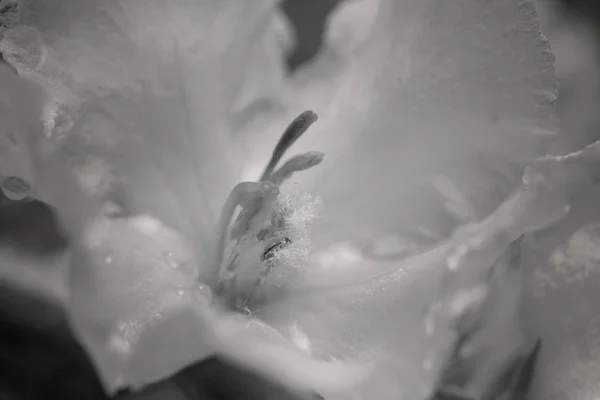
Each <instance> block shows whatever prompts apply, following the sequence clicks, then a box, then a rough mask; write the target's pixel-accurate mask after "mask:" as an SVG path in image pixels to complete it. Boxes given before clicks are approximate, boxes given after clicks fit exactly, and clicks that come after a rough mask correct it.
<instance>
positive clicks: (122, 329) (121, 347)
mask: <svg viewBox="0 0 600 400" xmlns="http://www.w3.org/2000/svg"><path fill="white" fill-rule="evenodd" d="M128 331H129V326H128V324H126V323H120V324H119V325H117V327H116V328H115V329H114V330H113V331H112V332H111V334H110V336H109V339H108V348H109V349H110V350H112V351H114V352H117V353H119V354H122V355H127V354H129V353H130V352H131V349H132V344H131V342H130V341H129V340H128V339H127V336H128Z"/></svg>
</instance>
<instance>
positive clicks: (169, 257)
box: [163, 251, 184, 268]
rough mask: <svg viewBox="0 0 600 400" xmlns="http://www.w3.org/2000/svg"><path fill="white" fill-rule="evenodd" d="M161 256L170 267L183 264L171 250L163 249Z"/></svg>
mask: <svg viewBox="0 0 600 400" xmlns="http://www.w3.org/2000/svg"><path fill="white" fill-rule="evenodd" d="M163 258H164V260H165V261H166V262H167V264H169V266H170V267H171V268H180V267H181V266H182V265H183V264H184V262H183V261H182V260H180V259H179V258H178V257H177V256H176V255H175V253H173V252H172V251H165V252H164V253H163Z"/></svg>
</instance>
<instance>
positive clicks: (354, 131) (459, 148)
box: [247, 0, 557, 244]
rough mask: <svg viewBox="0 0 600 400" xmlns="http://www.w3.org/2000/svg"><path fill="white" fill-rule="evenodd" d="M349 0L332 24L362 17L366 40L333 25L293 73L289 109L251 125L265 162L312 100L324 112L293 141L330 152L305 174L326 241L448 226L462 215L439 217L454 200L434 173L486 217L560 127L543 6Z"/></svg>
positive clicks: (499, 0) (319, 236)
mask: <svg viewBox="0 0 600 400" xmlns="http://www.w3.org/2000/svg"><path fill="white" fill-rule="evenodd" d="M357 3H363V5H362V6H360V5H358V4H357ZM339 7H342V8H340V10H339V11H338V13H337V14H334V15H333V16H332V17H331V24H330V29H341V30H343V29H350V28H349V26H351V25H352V24H351V23H352V21H350V19H351V16H352V15H355V17H356V20H355V21H354V22H355V23H356V24H357V25H358V27H357V31H359V32H370V33H369V35H368V40H364V38H363V37H364V35H363V34H360V35H357V36H356V37H355V38H352V39H349V40H356V41H357V43H356V46H355V49H354V51H352V52H351V53H350V54H348V51H346V50H344V51H338V48H337V47H340V46H341V45H340V44H339V43H338V41H336V40H333V38H335V37H337V36H340V35H342V36H343V32H342V33H339V34H334V33H330V34H328V35H326V37H329V38H332V40H333V42H331V43H326V44H325V47H324V50H323V51H322V53H321V54H320V55H319V57H318V58H317V59H316V60H315V61H314V62H313V63H312V64H310V65H308V66H307V67H305V68H304V69H302V70H301V71H298V72H297V74H296V76H295V80H294V82H293V89H292V93H293V99H294V101H292V102H291V104H290V105H289V106H288V111H289V114H287V115H285V116H284V117H282V120H281V121H279V122H277V123H274V124H273V125H272V126H271V128H270V129H264V130H263V129H258V128H256V131H253V129H254V128H253V127H248V132H250V133H249V137H253V136H252V132H255V135H256V138H255V139H252V140H253V141H254V143H256V146H255V151H256V153H257V154H259V156H257V160H260V159H264V158H265V153H267V152H268V151H269V149H270V148H272V143H275V141H276V139H277V136H278V135H279V134H280V132H281V131H282V128H283V127H284V126H285V122H284V121H288V120H290V119H291V116H293V115H297V114H298V113H299V111H301V110H304V109H312V110H314V111H315V112H317V114H319V116H320V119H319V122H318V123H317V124H315V125H314V127H312V128H311V130H310V131H309V132H308V133H307V134H306V135H305V137H303V138H301V139H300V140H299V141H298V143H297V145H296V146H295V147H294V150H295V151H298V152H301V151H306V150H318V151H323V152H324V153H325V155H326V158H325V161H324V162H323V163H322V165H320V166H319V168H314V169H313V170H311V171H309V172H307V173H304V174H302V175H301V176H300V175H299V176H298V179H297V180H298V181H300V182H305V183H308V182H312V183H313V184H314V185H312V186H311V188H314V190H315V191H316V192H318V193H319V195H320V196H321V198H322V199H323V204H324V212H323V215H322V218H321V219H320V222H319V223H317V226H316V227H315V238H314V239H315V241H316V242H317V244H326V243H330V242H333V241H336V240H341V239H353V238H356V237H359V238H372V237H373V236H376V235H380V234H384V233H389V232H403V231H408V230H411V229H412V230H414V229H416V228H415V227H420V226H423V227H424V228H429V229H433V230H436V229H438V226H437V225H442V226H443V227H444V229H445V230H444V231H445V232H446V233H447V232H448V230H449V228H452V227H453V226H454V224H453V221H449V222H448V221H440V213H439V212H438V210H439V209H440V208H442V207H443V204H440V203H442V202H440V201H439V197H440V195H439V194H438V193H436V191H435V190H432V185H431V184H430V183H428V182H429V181H430V180H431V178H433V177H435V176H436V175H444V176H446V177H448V178H450V179H451V180H452V181H454V182H455V184H456V185H457V186H458V188H459V189H460V190H461V191H462V193H463V194H464V195H465V196H466V198H467V199H468V200H469V201H470V202H472V203H473V204H474V205H475V208H476V209H477V211H478V217H482V216H484V215H486V214H487V213H488V212H490V211H491V210H492V209H493V208H494V207H495V206H496V205H497V204H498V202H499V200H500V199H501V198H503V197H504V196H506V194H507V193H508V192H509V191H510V189H511V187H514V185H516V184H517V180H518V177H519V176H520V173H521V171H522V166H523V164H524V163H526V162H528V161H529V160H531V158H532V157H534V156H536V155H539V154H541V153H543V152H544V151H545V150H546V149H547V142H548V140H549V139H552V138H553V135H554V133H555V115H554V101H555V98H556V88H557V85H556V81H555V77H554V70H553V56H552V54H551V52H550V48H549V45H548V43H547V42H546V40H545V39H544V38H543V37H542V36H541V35H540V33H539V31H538V24H537V20H536V13H535V10H534V8H533V5H532V4H531V3H530V2H529V1H524V0H494V1H487V2H479V1H475V0H473V1H455V0H452V1H445V0H443V1H442V0H425V1H423V0H414V1H413V0H411V1H385V0H354V1H347V2H341V3H340V5H339ZM343 7H354V8H357V9H361V7H362V9H364V11H363V12H362V13H358V12H354V13H353V12H344V11H343ZM358 15H360V16H361V17H362V16H363V15H368V16H369V18H372V17H373V15H376V22H374V23H373V26H372V27H371V26H362V24H367V25H368V20H369V18H363V19H361V18H358ZM373 18H375V17H373ZM338 19H340V21H338ZM349 36H350V37H351V35H349ZM344 47H348V46H345V45H344ZM265 131H266V133H265ZM267 154H268V153H267ZM259 164H260V163H259V162H253V161H252V162H250V163H249V165H248V166H247V170H252V169H256V166H257V165H259ZM507 182H508V183H507ZM502 184H504V185H505V187H504V188H503V189H502V190H498V186H500V185H502ZM498 192H500V193H498ZM430 225H433V226H430Z"/></svg>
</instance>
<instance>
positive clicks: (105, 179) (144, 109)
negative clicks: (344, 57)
mask: <svg viewBox="0 0 600 400" xmlns="http://www.w3.org/2000/svg"><path fill="white" fill-rule="evenodd" d="M274 4H275V1H274V0H262V1H260V2H258V3H256V4H255V3H253V4H251V5H250V4H249V3H247V2H244V1H237V0H232V1H214V0H207V1H192V0H177V1H164V0H152V1H92V0H89V1H79V0H61V1H58V2H53V4H52V5H50V4H49V3H47V2H44V1H37V0H34V1H28V2H24V4H23V6H22V9H21V10H20V24H19V25H17V26H15V27H14V28H12V29H11V30H8V31H7V32H6V34H5V36H4V38H3V40H2V44H1V46H0V47H1V49H2V52H3V54H4V56H5V58H6V59H7V60H9V61H10V62H11V63H12V64H13V65H14V66H15V67H16V68H17V69H18V70H19V72H20V74H21V75H23V76H27V77H30V78H31V79H34V80H36V81H37V82H39V83H42V84H43V85H44V86H45V87H46V90H47V92H48V93H49V94H50V96H49V97H50V99H49V101H48V102H47V107H46V109H47V110H46V112H45V114H44V132H45V134H46V136H48V137H49V139H47V141H48V142H50V145H51V146H54V151H55V152H57V153H58V157H66V158H68V159H69V163H70V164H71V168H72V169H73V170H75V172H76V175H77V177H78V179H79V183H80V185H81V186H82V187H83V189H84V190H85V191H86V192H87V194H88V195H90V194H91V195H92V196H91V197H93V198H95V199H96V200H99V201H100V202H102V203H106V202H108V203H110V204H111V206H112V207H114V206H115V205H116V206H118V208H119V209H120V211H121V212H125V213H132V214H138V213H150V214H152V215H155V216H157V217H159V218H160V219H161V220H163V221H165V223H167V224H168V225H170V226H172V227H174V228H176V229H178V230H181V231H182V232H184V234H185V236H186V238H187V239H188V240H189V242H190V244H191V245H192V246H194V247H199V248H200V250H201V251H200V253H201V254H203V255H204V256H207V255H210V251H211V249H212V241H213V240H214V237H213V236H214V231H213V230H214V226H215V219H216V215H218V213H219V212H220V208H221V206H222V204H223V201H224V199H225V198H226V196H227V194H228V193H229V191H230V190H231V188H232V187H233V186H234V184H235V183H237V182H238V181H239V163H240V161H241V159H242V158H243V153H241V152H240V150H241V149H240V147H239V146H237V145H236V144H235V143H234V139H233V135H232V133H233V132H232V129H233V127H232V125H231V124H229V122H228V121H230V120H231V118H232V116H233V115H234V113H235V112H236V111H237V110H236V107H237V106H238V104H237V103H236V101H237V98H238V97H239V94H240V92H241V91H242V89H243V88H244V82H245V81H246V80H247V71H248V68H249V65H250V61H251V60H252V59H253V55H254V54H255V53H256V52H259V51H262V50H261V49H262V48H263V46H264V40H265V39H264V37H265V35H267V36H269V35H271V36H272V35H273V34H274V33H273V32H272V31H273V29H270V27H271V25H272V24H271V23H270V21H271V20H272V18H273V16H274ZM271 65H273V63H272V62H271V63H267V67H266V68H265V70H266V71H264V72H262V71H261V73H262V74H264V80H263V81H264V83H263V84H262V85H261V86H260V87H258V88H254V91H255V92H260V91H261V90H262V89H264V88H265V87H268V86H269V85H275V83H274V82H276V81H278V80H281V79H282V78H281V76H280V75H281V74H279V75H278V74H277V73H273V74H271V73H270V71H273V68H272V67H270V66H271ZM255 69H256V68H255ZM271 90H272V89H271ZM38 133H39V132H38ZM39 136H41V135H39ZM54 179H56V177H55V178H54ZM46 180H48V179H46ZM50 190H51V188H50ZM63 200H65V199H63ZM79 200H80V199H77V200H73V201H72V202H71V203H67V204H55V205H56V206H57V207H59V209H61V210H62V212H63V213H64V214H67V215H68V214H69V213H70V208H71V206H73V204H72V203H73V202H75V201H79ZM67 201H68V200H67ZM75 220H76V218H75Z"/></svg>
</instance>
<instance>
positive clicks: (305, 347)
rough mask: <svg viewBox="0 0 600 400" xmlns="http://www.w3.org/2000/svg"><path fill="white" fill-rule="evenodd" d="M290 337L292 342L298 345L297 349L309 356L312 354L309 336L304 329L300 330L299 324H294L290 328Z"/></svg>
mask: <svg viewBox="0 0 600 400" xmlns="http://www.w3.org/2000/svg"><path fill="white" fill-rule="evenodd" d="M290 336H291V339H292V342H293V343H294V344H295V345H296V347H298V348H299V349H300V350H302V351H304V352H306V353H307V354H311V353H312V345H311V343H310V339H309V338H308V335H307V334H306V333H304V331H303V330H302V329H300V326H298V324H297V323H294V324H293V325H292V326H291V327H290Z"/></svg>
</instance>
